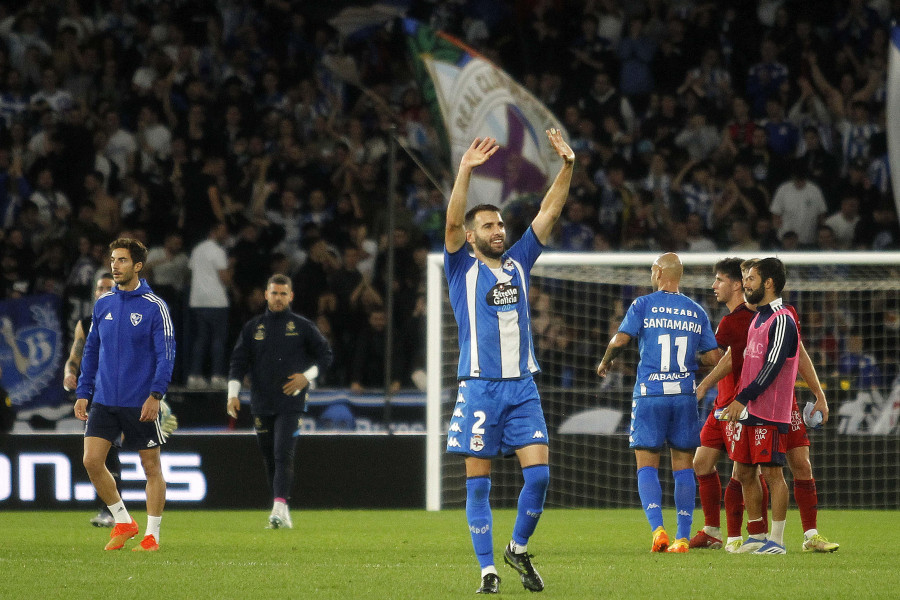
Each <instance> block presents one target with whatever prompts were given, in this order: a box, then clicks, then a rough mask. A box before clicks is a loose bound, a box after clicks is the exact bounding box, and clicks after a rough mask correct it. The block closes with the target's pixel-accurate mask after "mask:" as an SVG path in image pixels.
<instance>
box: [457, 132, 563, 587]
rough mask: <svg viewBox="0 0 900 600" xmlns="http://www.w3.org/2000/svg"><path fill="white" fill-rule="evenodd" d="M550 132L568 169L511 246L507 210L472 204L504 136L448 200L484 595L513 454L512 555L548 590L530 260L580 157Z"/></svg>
mask: <svg viewBox="0 0 900 600" xmlns="http://www.w3.org/2000/svg"><path fill="white" fill-rule="evenodd" d="M547 137H548V139H549V140H550V144H551V145H552V146H553V149H554V150H555V151H556V153H557V154H559V156H560V157H561V158H562V159H563V164H562V167H561V168H560V171H559V173H558V174H557V176H556V178H555V179H554V181H553V183H552V185H551V186H550V189H548V190H547V193H546V195H545V196H544V199H543V201H542V202H541V207H540V210H539V212H538V214H537V216H535V218H534V220H533V221H532V222H531V227H529V228H528V229H527V230H526V231H525V233H524V234H523V235H522V238H521V239H520V240H519V241H517V242H516V243H515V244H513V245H512V246H511V247H510V248H509V249H507V248H506V229H505V228H504V224H503V219H502V218H501V216H500V209H499V208H497V207H496V206H493V205H490V204H480V205H478V206H475V207H474V208H472V209H470V210H469V211H468V212H466V203H467V196H468V189H469V182H470V179H471V177H472V172H473V170H474V169H475V168H476V167H478V166H480V165H482V164H484V163H485V162H487V161H488V160H489V159H490V158H491V156H493V155H494V153H495V152H496V151H497V150H498V148H499V146H498V145H497V140H495V139H493V138H485V139H481V138H475V141H473V142H472V145H471V146H469V148H468V150H466V152H465V153H464V154H463V156H462V159H461V160H460V165H459V172H458V173H457V176H456V182H455V183H454V185H453V191H452V192H451V194H450V203H449V205H448V206H447V225H446V231H445V234H444V244H445V248H444V270H445V272H446V275H447V283H448V286H449V290H450V305H451V306H452V307H453V314H454V315H455V317H456V323H457V326H458V331H459V369H458V371H457V378H458V379H459V392H458V394H457V400H456V406H455V407H454V411H453V417H452V418H451V421H450V431H449V432H448V435H447V452H449V453H454V454H462V455H464V456H465V457H466V458H465V466H466V519H467V520H468V523H469V531H470V532H471V535H472V545H473V546H474V548H475V555H476V557H477V558H478V563H479V565H480V566H481V586H480V587H479V588H478V593H479V594H496V593H498V592H499V587H500V577H499V576H498V574H497V569H496V567H495V566H494V548H493V526H494V524H493V520H492V517H491V505H490V491H491V461H492V459H493V457H495V456H497V455H511V454H513V453H515V454H516V456H517V457H518V459H519V464H520V465H521V467H522V476H523V478H524V479H525V484H524V486H523V488H522V492H521V494H520V495H519V503H518V515H517V517H516V522H515V525H514V527H513V533H512V540H511V541H510V543H509V545H508V546H507V547H506V550H505V552H504V560H505V561H506V563H507V564H508V565H509V566H510V567H512V568H513V569H515V570H516V572H518V573H519V575H520V576H521V580H522V585H523V586H524V587H525V589H528V590H530V591H533V592H539V591H541V590H543V589H544V582H543V580H542V579H541V576H540V575H539V574H538V572H537V571H536V570H535V568H534V566H533V565H532V563H531V558H532V555H530V554H528V553H527V549H528V548H527V546H528V540H529V538H530V537H531V535H532V534H533V533H534V530H535V527H536V526H537V523H538V519H540V516H541V513H542V512H543V510H544V500H545V498H546V495H547V486H548V484H549V482H550V466H549V462H550V458H549V457H550V454H549V448H548V439H547V425H546V423H545V421H544V413H543V409H542V408H541V399H540V396H539V395H538V390H537V386H536V385H535V383H534V378H533V376H534V374H535V373H537V372H538V370H539V368H538V364H537V360H536V358H535V352H534V342H533V340H532V338H531V316H530V309H529V306H528V286H529V284H530V274H531V267H532V266H533V265H534V262H535V261H536V260H537V258H538V256H539V255H540V253H541V251H542V250H543V247H544V244H545V243H546V242H547V239H548V238H549V237H550V232H551V230H552V229H553V226H554V225H555V224H556V221H557V220H558V219H559V216H560V214H561V212H562V209H563V206H564V204H565V202H566V197H567V196H568V193H569V184H570V182H571V180H572V169H573V165H574V163H575V153H574V152H573V151H572V149H571V148H570V147H569V145H568V144H567V143H566V142H565V140H563V138H562V134H561V133H560V131H559V130H557V129H550V130H548V131H547ZM467 245H468V246H471V249H472V253H471V254H470V253H469V251H468V247H467Z"/></svg>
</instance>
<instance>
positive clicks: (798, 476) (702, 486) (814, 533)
mask: <svg viewBox="0 0 900 600" xmlns="http://www.w3.org/2000/svg"><path fill="white" fill-rule="evenodd" d="M754 264H756V261H755V260H748V261H743V262H741V260H740V259H738V258H728V259H725V260H722V261H719V262H718V263H716V267H715V280H714V282H713V285H712V289H713V292H714V293H715V296H716V300H718V301H719V302H721V303H724V304H725V305H726V306H727V307H728V308H729V309H730V311H731V312H730V313H729V314H727V315H725V316H724V317H722V320H721V321H720V322H719V327H718V329H717V330H716V340H717V341H718V342H719V347H720V348H722V349H725V350H726V352H725V355H724V356H723V357H722V360H721V361H719V364H718V365H716V367H715V368H714V369H713V371H712V372H711V373H710V374H709V375H707V376H706V378H704V380H703V381H701V382H700V384H699V385H698V386H697V397H698V399H702V398H703V397H705V396H706V393H707V391H708V390H709V389H711V388H712V386H713V385H716V383H717V382H718V394H717V397H716V403H715V408H717V409H718V408H722V407H724V406H726V405H727V404H728V403H729V402H731V400H732V398H734V396H735V394H736V393H737V388H738V385H739V383H740V379H741V369H742V366H743V362H744V361H743V358H744V349H745V347H746V345H747V330H748V329H749V328H750V321H751V320H752V319H753V317H754V316H755V314H756V313H755V311H756V306H755V305H752V304H747V303H746V302H744V290H743V283H742V273H746V271H747V270H748V269H749V267H751V266H753V265H754ZM785 308H787V309H788V310H789V311H790V312H791V314H792V316H793V317H794V320H795V321H796V323H797V331H798V334H799V333H800V319H799V317H798V315H797V312H796V310H794V308H793V307H792V306H790V305H785ZM799 337H800V359H799V365H798V373H799V374H800V376H801V377H802V378H803V380H804V381H805V382H806V384H807V386H809V389H810V391H811V392H812V393H813V395H814V396H815V398H816V402H815V404H814V406H813V411H821V413H822V415H823V422H827V420H828V402H827V400H826V398H825V392H824V390H823V389H822V386H821V384H820V382H819V376H818V374H817V373H816V368H815V366H814V365H813V363H812V360H811V359H810V357H809V354H808V353H807V351H806V348H805V346H804V345H803V336H802V335H800V336H799ZM729 427H733V425H731V424H730V423H727V422H724V421H721V420H719V419H717V418H716V417H715V413H714V412H711V413H710V415H709V418H708V419H707V420H706V423H705V424H704V425H703V429H702V430H701V432H700V441H701V446H700V447H699V448H697V453H696V454H695V455H694V472H695V473H696V474H697V481H698V483H699V491H700V504H701V506H702V507H703V515H704V527H703V528H702V529H700V530H699V531H698V532H697V533H696V535H694V537H693V538H691V548H709V549H716V548H721V547H722V539H721V532H720V519H719V516H720V515H719V512H720V511H719V508H720V503H721V498H722V486H721V480H720V479H719V473H718V471H716V463H717V462H718V460H719V457H720V456H721V454H722V452H724V451H726V439H727V433H726V430H727V429H728V428H729ZM785 442H786V443H785V446H786V448H787V463H788V466H789V467H790V469H791V474H792V475H793V482H794V499H795V501H796V502H797V508H798V511H799V512H800V521H801V523H802V525H803V531H804V540H803V546H802V549H803V551H804V552H834V551H835V550H837V549H838V547H839V545H838V544H836V543H834V542H829V541H828V540H827V539H826V538H825V537H824V536H822V535H821V534H820V533H819V532H818V529H817V528H816V520H817V512H818V510H817V505H818V497H817V494H816V482H815V479H814V478H813V475H812V465H811V464H810V461H809V436H808V434H807V431H806V425H805V424H804V420H803V417H802V415H801V413H800V409H799V407H798V405H797V396H796V394H794V398H793V405H792V408H791V427H790V432H789V433H788V435H787V436H786V438H785ZM760 483H761V485H762V492H763V495H762V507H763V522H764V523H766V524H767V520H766V508H767V506H768V504H769V490H768V486H766V483H765V479H764V478H762V476H761V475H760ZM725 513H726V518H727V525H728V538H727V540H726V541H725V544H724V547H725V550H726V551H728V552H735V551H737V550H738V548H740V547H741V545H742V544H743V541H744V540H743V537H742V536H741V526H742V522H743V513H744V497H743V491H742V488H741V484H740V482H739V481H738V480H737V479H735V478H734V477H731V479H730V481H729V482H728V486H727V487H726V488H725ZM767 526H768V525H767Z"/></svg>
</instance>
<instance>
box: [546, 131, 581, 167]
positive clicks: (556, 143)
mask: <svg viewBox="0 0 900 600" xmlns="http://www.w3.org/2000/svg"><path fill="white" fill-rule="evenodd" d="M547 139H548V140H550V144H551V145H552V146H553V149H554V150H556V153H557V154H559V155H560V157H562V159H563V160H564V161H566V164H567V165H571V164H574V163H575V152H574V151H573V150H572V149H571V148H570V147H569V144H567V143H566V140H564V139H563V136H562V132H561V131H560V130H559V129H556V128H553V129H548V130H547Z"/></svg>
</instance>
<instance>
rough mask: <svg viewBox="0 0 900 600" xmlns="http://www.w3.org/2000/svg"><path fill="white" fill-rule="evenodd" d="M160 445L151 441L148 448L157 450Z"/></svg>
mask: <svg viewBox="0 0 900 600" xmlns="http://www.w3.org/2000/svg"><path fill="white" fill-rule="evenodd" d="M158 445H159V444H157V443H156V442H154V441H153V440H150V441H149V442H147V447H148V448H156V447H157V446H158Z"/></svg>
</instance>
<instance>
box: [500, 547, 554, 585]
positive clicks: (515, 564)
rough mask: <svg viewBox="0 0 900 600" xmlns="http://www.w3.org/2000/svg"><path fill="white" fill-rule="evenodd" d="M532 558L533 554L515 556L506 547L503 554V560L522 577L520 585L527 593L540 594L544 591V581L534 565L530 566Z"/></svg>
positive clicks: (523, 553)
mask: <svg viewBox="0 0 900 600" xmlns="http://www.w3.org/2000/svg"><path fill="white" fill-rule="evenodd" d="M533 556H534V555H533V554H526V553H525V552H522V553H521V554H515V553H514V552H513V551H512V549H511V548H510V547H509V546H507V547H506V552H504V553H503V560H504V561H505V562H506V564H508V565H509V566H511V567H512V568H513V569H515V570H516V571H518V573H519V574H520V575H521V576H522V585H523V586H525V589H526V590H528V591H529V592H540V591H543V589H544V580H543V579H541V576H540V574H539V573H538V572H537V571H536V570H535V568H534V565H532V564H531V558H532V557H533Z"/></svg>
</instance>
